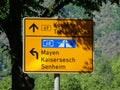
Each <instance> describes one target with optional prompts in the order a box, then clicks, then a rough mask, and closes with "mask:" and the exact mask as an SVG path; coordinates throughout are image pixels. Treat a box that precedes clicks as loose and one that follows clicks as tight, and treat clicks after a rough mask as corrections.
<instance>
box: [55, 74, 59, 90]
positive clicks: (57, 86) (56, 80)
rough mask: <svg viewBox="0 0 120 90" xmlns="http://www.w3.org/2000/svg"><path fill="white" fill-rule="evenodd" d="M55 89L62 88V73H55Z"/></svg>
mask: <svg viewBox="0 0 120 90" xmlns="http://www.w3.org/2000/svg"><path fill="white" fill-rule="evenodd" d="M54 90H60V74H54Z"/></svg>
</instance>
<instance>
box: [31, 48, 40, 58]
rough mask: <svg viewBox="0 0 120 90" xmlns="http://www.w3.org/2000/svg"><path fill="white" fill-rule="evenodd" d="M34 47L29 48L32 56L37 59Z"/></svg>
mask: <svg viewBox="0 0 120 90" xmlns="http://www.w3.org/2000/svg"><path fill="white" fill-rule="evenodd" d="M34 49H35V48H32V49H31V50H30V53H31V54H32V55H33V56H36V59H38V52H37V51H35V50H34Z"/></svg>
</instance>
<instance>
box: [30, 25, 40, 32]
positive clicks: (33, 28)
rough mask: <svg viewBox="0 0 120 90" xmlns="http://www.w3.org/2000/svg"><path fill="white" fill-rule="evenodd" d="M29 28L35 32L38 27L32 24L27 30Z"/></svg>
mask: <svg viewBox="0 0 120 90" xmlns="http://www.w3.org/2000/svg"><path fill="white" fill-rule="evenodd" d="M31 28H32V30H33V32H35V29H39V28H38V26H37V25H36V24H34V23H33V24H32V25H31V26H30V27H29V29H31Z"/></svg>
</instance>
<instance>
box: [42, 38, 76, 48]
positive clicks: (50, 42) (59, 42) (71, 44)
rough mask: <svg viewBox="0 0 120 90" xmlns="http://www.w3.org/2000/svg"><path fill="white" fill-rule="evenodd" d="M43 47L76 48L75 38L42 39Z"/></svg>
mask: <svg viewBox="0 0 120 90" xmlns="http://www.w3.org/2000/svg"><path fill="white" fill-rule="evenodd" d="M42 47H43V48H75V47H76V42H75V40H72V39H68V40H64V39H42Z"/></svg>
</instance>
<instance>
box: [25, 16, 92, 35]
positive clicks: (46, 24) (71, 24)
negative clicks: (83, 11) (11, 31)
mask: <svg viewBox="0 0 120 90" xmlns="http://www.w3.org/2000/svg"><path fill="white" fill-rule="evenodd" d="M24 22H25V27H24V28H25V29H26V30H25V31H26V32H25V35H36V36H40V35H41V36H92V29H93V26H92V25H93V22H92V20H81V19H43V18H25V19H24Z"/></svg>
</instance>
